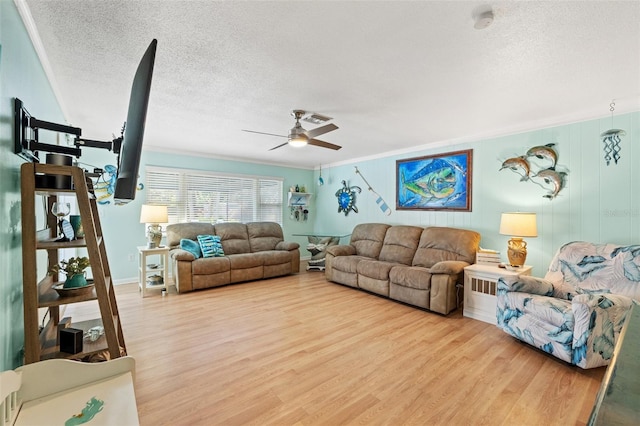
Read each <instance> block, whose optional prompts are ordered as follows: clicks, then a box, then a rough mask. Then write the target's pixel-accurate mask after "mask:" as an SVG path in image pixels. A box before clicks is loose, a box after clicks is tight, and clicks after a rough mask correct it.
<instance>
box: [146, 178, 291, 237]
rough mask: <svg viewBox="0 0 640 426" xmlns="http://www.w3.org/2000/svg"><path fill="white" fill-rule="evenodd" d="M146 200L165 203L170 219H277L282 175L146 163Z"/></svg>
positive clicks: (191, 220)
mask: <svg viewBox="0 0 640 426" xmlns="http://www.w3.org/2000/svg"><path fill="white" fill-rule="evenodd" d="M145 173H146V186H145V192H146V203H147V204H160V205H166V206H167V207H168V211H169V223H178V222H209V223H219V222H242V223H246V222H261V221H269V222H277V223H279V224H280V225H282V208H283V207H282V183H283V179H282V178H273V177H261V176H249V175H231V174H222V173H214V172H204V171H198V170H185V169H166V168H156V167H147V168H146V169H145Z"/></svg>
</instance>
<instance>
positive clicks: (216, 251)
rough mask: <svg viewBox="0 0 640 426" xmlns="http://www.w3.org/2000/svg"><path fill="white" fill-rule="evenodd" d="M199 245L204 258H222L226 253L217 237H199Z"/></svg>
mask: <svg viewBox="0 0 640 426" xmlns="http://www.w3.org/2000/svg"><path fill="white" fill-rule="evenodd" d="M198 243H199V244H200V250H202V257H222V256H224V251H223V250H222V244H220V237H218V236H217V235H215V236H214V235H198Z"/></svg>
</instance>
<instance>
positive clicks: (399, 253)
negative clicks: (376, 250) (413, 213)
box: [378, 225, 424, 265]
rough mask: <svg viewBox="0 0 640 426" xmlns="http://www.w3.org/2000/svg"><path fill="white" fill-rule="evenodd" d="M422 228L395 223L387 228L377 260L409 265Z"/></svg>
mask: <svg viewBox="0 0 640 426" xmlns="http://www.w3.org/2000/svg"><path fill="white" fill-rule="evenodd" d="M423 230H424V228H420V227H417V226H407V225H396V226H392V227H391V228H389V229H387V233H386V234H385V237H384V243H383V244H382V249H381V250H380V255H379V256H378V259H379V260H383V261H385V262H394V263H402V264H404V265H411V261H412V260H413V256H414V255H415V253H416V248H417V247H418V242H419V241H420V236H421V235H422V231H423Z"/></svg>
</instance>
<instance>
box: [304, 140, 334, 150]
mask: <svg viewBox="0 0 640 426" xmlns="http://www.w3.org/2000/svg"><path fill="white" fill-rule="evenodd" d="M308 143H309V145H313V146H319V147H322V148H329V149H335V150H338V149H340V148H342V147H341V146H340V145H334V144H332V143H329V142H325V141H321V140H318V139H309V142H308Z"/></svg>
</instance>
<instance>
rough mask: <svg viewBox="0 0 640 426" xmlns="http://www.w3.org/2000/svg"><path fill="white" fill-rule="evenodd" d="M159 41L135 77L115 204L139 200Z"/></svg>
mask: <svg viewBox="0 0 640 426" xmlns="http://www.w3.org/2000/svg"><path fill="white" fill-rule="evenodd" d="M157 44H158V41H157V40H156V39H153V41H151V44H150V45H149V47H148V48H147V51H146V52H145V53H144V56H143V57H142V60H141V61H140V64H139V65H138V69H137V71H136V74H135V76H134V78H133V85H132V86H131V95H130V97H129V111H128V113H127V122H126V124H125V129H124V136H123V140H122V147H121V151H120V158H119V160H120V161H119V163H118V176H117V180H116V184H115V190H114V194H113V198H114V201H115V204H126V203H128V202H129V201H131V200H133V199H135V196H136V188H137V186H138V170H139V168H140V156H141V153H142V140H143V138H144V126H145V122H146V118H147V106H148V104H149V92H150V90H151V77H152V76H153V65H154V62H155V57H156V46H157Z"/></svg>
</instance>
